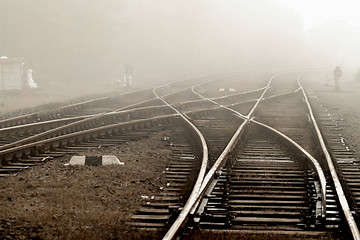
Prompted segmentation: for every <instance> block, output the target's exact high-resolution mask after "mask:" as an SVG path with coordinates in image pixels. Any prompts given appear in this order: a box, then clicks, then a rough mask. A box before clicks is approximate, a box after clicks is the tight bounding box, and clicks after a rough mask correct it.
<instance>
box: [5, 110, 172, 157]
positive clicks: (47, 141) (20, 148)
mask: <svg viewBox="0 0 360 240" xmlns="http://www.w3.org/2000/svg"><path fill="white" fill-rule="evenodd" d="M175 116H177V114H169V115H162V116H156V117H151V118H146V119H138V120H132V121H129V122H122V123H116V124H111V125H106V126H102V127H97V128H92V129H87V130H83V131H78V132H74V133H69V134H64V135H61V136H56V137H53V138H49V139H45V140H40V141H37V142H32V143H27V144H24V145H21V146H16V147H14V148H10V149H5V150H1V151H0V156H5V155H9V154H15V153H16V152H20V151H25V150H28V149H31V148H33V147H38V146H41V145H43V144H51V143H54V142H57V141H63V140H69V139H73V138H75V137H80V136H83V135H88V134H92V133H99V132H102V131H108V130H111V129H114V128H122V127H128V126H133V125H136V124H137V125H138V124H144V123H148V122H153V121H156V120H161V119H169V118H173V117H175Z"/></svg>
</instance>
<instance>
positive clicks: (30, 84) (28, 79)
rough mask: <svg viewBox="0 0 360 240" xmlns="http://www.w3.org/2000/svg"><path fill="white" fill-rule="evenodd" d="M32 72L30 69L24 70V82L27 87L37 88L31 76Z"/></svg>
mask: <svg viewBox="0 0 360 240" xmlns="http://www.w3.org/2000/svg"><path fill="white" fill-rule="evenodd" d="M32 73H33V70H32V69H28V70H26V83H27V86H28V87H29V88H37V84H36V83H35V81H34V79H33V78H32Z"/></svg>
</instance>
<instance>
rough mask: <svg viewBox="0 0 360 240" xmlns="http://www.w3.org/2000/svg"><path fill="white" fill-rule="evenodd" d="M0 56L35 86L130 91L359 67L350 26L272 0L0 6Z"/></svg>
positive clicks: (38, 0) (74, 0)
mask: <svg viewBox="0 0 360 240" xmlns="http://www.w3.org/2000/svg"><path fill="white" fill-rule="evenodd" d="M0 30H1V31H0V34H1V35H0V55H6V56H8V57H18V56H22V57H24V58H25V61H26V64H27V67H28V68H32V69H34V76H35V77H36V78H37V81H38V82H39V83H40V85H41V83H47V82H51V81H60V82H65V83H66V82H73V81H78V82H104V83H111V82H113V81H115V80H116V79H117V78H122V73H123V68H124V67H125V65H127V64H131V65H132V66H133V71H134V84H139V85H140V84H144V83H145V84H150V83H154V82H164V81H173V80H178V79H182V78H186V77H191V76H197V75H206V74H213V73H221V72H227V71H240V70H243V69H274V68H276V69H294V68H297V69H299V68H317V67H333V66H335V65H339V64H342V65H344V66H351V67H356V68H358V67H360V62H359V58H358V56H359V54H360V47H359V44H358V42H359V40H360V32H359V30H358V29H357V28H355V27H352V26H350V25H349V24H346V23H340V22H329V23H325V24H323V25H320V26H318V27H316V28H313V29H310V30H309V31H308V32H305V30H304V24H303V21H302V19H301V18H300V17H299V16H298V15H296V13H294V12H292V11H290V10H286V9H284V8H282V7H280V6H279V5H277V4H276V3H275V2H274V1H271V0H254V1H237V0H227V1H221V0H195V1H190V0H189V1H186V0H185V1H179V0H151V1H150V0H107V1H97V0H31V1H29V0H0Z"/></svg>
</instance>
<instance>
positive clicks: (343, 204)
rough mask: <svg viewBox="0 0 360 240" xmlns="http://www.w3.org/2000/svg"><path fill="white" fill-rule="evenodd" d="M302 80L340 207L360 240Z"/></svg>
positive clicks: (354, 235)
mask: <svg viewBox="0 0 360 240" xmlns="http://www.w3.org/2000/svg"><path fill="white" fill-rule="evenodd" d="M300 78H301V75H299V76H298V77H297V82H298V84H299V86H300V88H301V91H302V93H303V96H304V98H305V102H306V105H307V107H308V109H309V113H310V118H311V121H312V123H313V125H314V128H315V131H316V135H317V137H318V140H319V142H320V145H321V149H322V151H323V153H324V155H325V158H326V161H327V164H328V166H329V170H330V174H331V177H332V179H333V181H334V185H335V190H336V193H337V195H338V198H339V201H340V205H341V208H342V210H343V212H344V215H345V218H346V221H347V223H348V225H349V228H350V231H351V234H352V236H353V238H354V239H356V240H359V239H360V233H359V229H358V227H357V225H356V222H355V220H354V217H353V215H352V213H351V210H350V207H349V204H348V202H347V200H346V197H345V194H344V190H343V189H342V186H341V183H340V180H339V177H338V175H337V173H336V169H335V166H334V163H333V160H332V159H331V156H330V153H329V151H328V150H327V147H326V144H325V141H324V138H323V136H322V134H321V131H320V128H319V126H318V124H317V122H316V119H315V116H314V114H313V111H312V108H311V105H310V102H309V100H308V98H307V95H306V93H305V90H304V88H303V87H302V85H301V83H300Z"/></svg>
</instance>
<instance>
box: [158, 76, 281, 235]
mask: <svg viewBox="0 0 360 240" xmlns="http://www.w3.org/2000/svg"><path fill="white" fill-rule="evenodd" d="M279 74H281V73H278V74H275V75H274V76H272V77H271V78H270V80H269V82H268V84H267V86H266V87H265V88H264V91H263V93H262V94H261V96H260V98H259V99H257V101H256V103H255V105H254V106H253V108H252V109H251V110H250V112H249V114H248V115H247V116H245V120H244V122H243V123H242V124H241V125H240V126H239V127H238V129H237V130H236V132H235V134H234V135H233V136H232V138H231V140H230V141H229V143H228V144H227V146H226V147H225V149H224V150H223V152H222V153H221V154H220V156H219V157H218V159H217V160H216V162H215V163H214V165H213V166H212V167H211V169H210V170H209V171H208V172H207V174H206V176H205V178H204V180H203V182H202V184H201V188H200V192H199V193H198V194H197V196H195V197H194V198H192V199H191V201H190V198H189V201H188V202H187V204H188V205H189V211H187V212H184V215H183V216H182V218H183V219H185V218H187V217H188V214H189V213H190V211H193V209H194V208H195V206H197V205H198V203H199V202H200V200H201V198H202V196H203V195H204V193H205V190H206V189H207V187H208V186H209V185H210V183H211V180H212V179H213V178H214V176H215V174H216V172H217V171H218V170H219V168H220V166H222V164H223V163H224V160H225V159H226V156H227V155H228V154H229V153H230V151H231V150H232V149H233V148H234V147H235V144H236V143H237V141H238V139H239V137H240V136H241V134H242V133H243V131H244V127H245V125H246V124H247V123H248V122H249V121H250V116H251V114H252V113H253V112H254V111H255V108H256V107H257V106H258V104H259V102H260V101H261V100H262V98H263V97H264V95H265V93H266V92H267V90H268V89H269V86H270V83H271V81H272V80H273V78H275V77H276V76H278V75H279ZM198 96H199V97H201V98H205V97H203V96H201V95H200V94H198ZM210 101H213V100H210ZM214 103H215V104H216V102H214ZM221 107H223V108H227V107H226V106H221ZM238 114H240V113H238ZM240 115H241V116H243V115H242V114H240ZM243 117H244V116H243ZM185 213H186V215H185ZM180 226H181V225H179V224H176V225H175V224H173V225H172V226H171V228H170V229H169V230H168V232H167V233H166V235H165V236H164V238H163V240H171V239H173V238H174V237H175V235H176V233H177V232H178V231H179V230H180V229H179V228H180Z"/></svg>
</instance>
